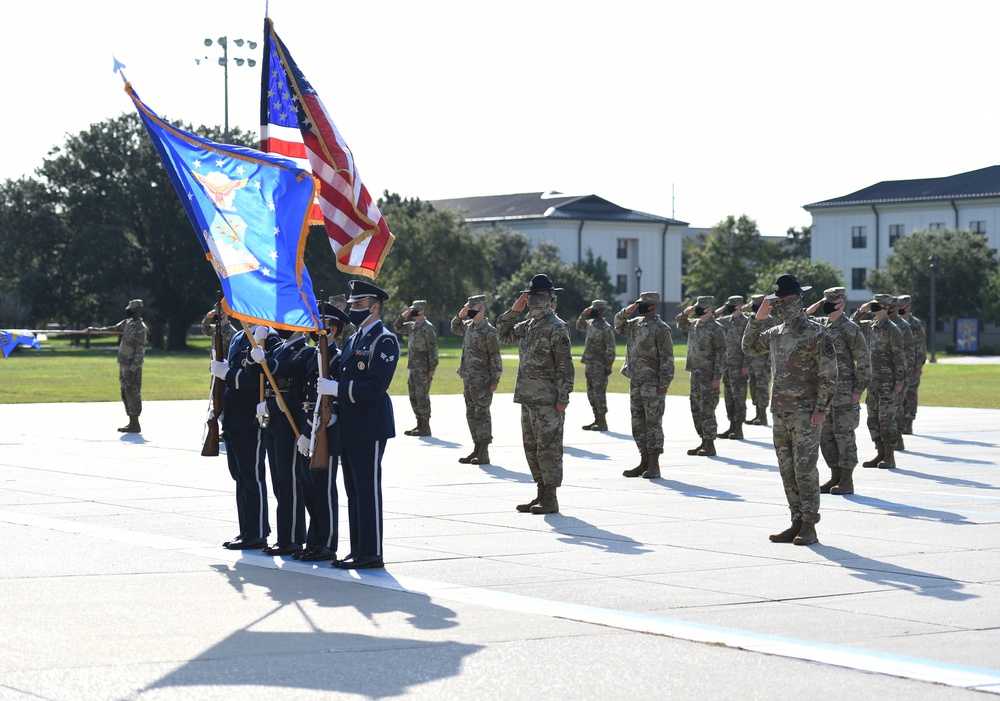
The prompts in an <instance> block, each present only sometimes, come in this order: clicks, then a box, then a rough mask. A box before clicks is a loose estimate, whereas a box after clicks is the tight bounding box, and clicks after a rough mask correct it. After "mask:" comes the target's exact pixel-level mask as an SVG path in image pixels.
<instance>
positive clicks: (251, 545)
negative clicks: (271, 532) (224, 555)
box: [226, 538, 267, 550]
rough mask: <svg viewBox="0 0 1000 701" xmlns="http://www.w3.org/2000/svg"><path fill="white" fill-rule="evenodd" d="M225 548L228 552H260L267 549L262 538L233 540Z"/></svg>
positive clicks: (265, 542)
mask: <svg viewBox="0 0 1000 701" xmlns="http://www.w3.org/2000/svg"><path fill="white" fill-rule="evenodd" d="M226 547H227V548H228V549H230V550H261V549H264V548H266V547H267V541H266V540H264V539H263V538H249V539H240V540H233V541H230V542H229V545H227V546H226Z"/></svg>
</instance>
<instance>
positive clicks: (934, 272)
mask: <svg viewBox="0 0 1000 701" xmlns="http://www.w3.org/2000/svg"><path fill="white" fill-rule="evenodd" d="M927 262H928V263H930V265H931V328H930V337H931V362H932V363H936V362H937V357H936V356H937V348H936V346H935V344H934V331H935V329H936V328H937V289H936V280H935V278H936V277H937V262H938V257H937V256H936V255H935V254H933V253H932V254H931V255H930V257H929V258H928V259H927Z"/></svg>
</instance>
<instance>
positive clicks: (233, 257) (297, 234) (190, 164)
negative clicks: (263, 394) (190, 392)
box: [125, 83, 321, 331]
mask: <svg viewBox="0 0 1000 701" xmlns="http://www.w3.org/2000/svg"><path fill="white" fill-rule="evenodd" d="M125 92H126V93H127V94H128V96H129V97H130V98H132V101H133V102H134V103H135V106H136V109H138V111H139V116H140V117H141V118H142V121H143V124H145V126H146V131H147V132H149V136H150V138H151V139H152V140H153V145H154V146H155V147H156V150H157V152H158V153H159V154H160V160H161V161H162V162H163V167H164V168H166V170H167V174H168V175H169V176H170V180H171V182H173V184H174V188H176V190H177V194H178V196H179V197H180V200H181V204H183V206H184V209H185V210H186V211H187V214H188V217H189V218H190V219H191V224H192V225H193V226H194V229H195V232H196V233H197V234H198V241H199V242H200V243H201V247H202V249H203V250H204V251H205V257H206V258H208V260H209V261H211V263H212V266H213V267H214V268H215V272H216V273H217V274H218V276H219V280H220V281H221V282H222V289H223V294H224V296H225V299H223V306H224V307H225V309H226V311H227V312H228V313H229V314H230V315H232V316H234V317H236V318H237V319H244V320H246V321H251V322H257V323H263V324H267V325H269V326H274V327H276V328H283V329H290V330H295V331H307V330H317V329H319V328H321V327H320V322H319V309H318V308H317V306H316V295H315V294H314V293H313V287H312V281H311V280H310V279H309V272H308V271H307V270H306V266H305V262H304V261H303V253H304V252H305V245H306V236H307V235H308V233H309V222H308V214H309V210H310V208H311V206H312V202H313V197H314V193H315V189H316V184H315V181H314V180H313V177H312V174H311V173H310V172H308V171H305V170H303V169H301V168H299V167H298V166H297V165H296V164H295V163H293V162H291V161H289V160H286V159H283V158H277V157H275V156H271V155H268V154H266V153H261V152H260V151H255V150H254V149H250V148H244V147H242V146H230V145H226V144H217V143H215V142H212V141H209V140H208V139H203V138H201V137H200V136H196V135H195V134H192V133H190V132H187V131H184V130H183V129H178V128H177V127H175V126H173V125H171V124H168V123H167V122H165V121H163V120H162V119H160V118H159V117H158V116H157V115H156V114H155V113H154V112H153V111H152V110H151V109H150V108H149V107H147V106H146V105H145V104H144V103H143V102H142V100H140V99H139V96H138V95H136V94H135V91H134V90H133V89H132V84H131V83H127V84H126V85H125Z"/></svg>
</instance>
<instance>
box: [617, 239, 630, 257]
mask: <svg viewBox="0 0 1000 701" xmlns="http://www.w3.org/2000/svg"><path fill="white" fill-rule="evenodd" d="M618 257H619V258H628V239H618Z"/></svg>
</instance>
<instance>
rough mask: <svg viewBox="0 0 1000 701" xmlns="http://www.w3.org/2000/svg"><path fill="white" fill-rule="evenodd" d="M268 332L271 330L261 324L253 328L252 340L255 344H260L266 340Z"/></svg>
mask: <svg viewBox="0 0 1000 701" xmlns="http://www.w3.org/2000/svg"><path fill="white" fill-rule="evenodd" d="M270 331H271V329H269V328H268V327H266V326H264V325H263V324H261V325H260V326H258V327H257V328H255V329H254V330H253V340H255V341H257V343H260V342H261V341H263V340H264V339H265V338H267V334H268V333H269V332H270Z"/></svg>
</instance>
